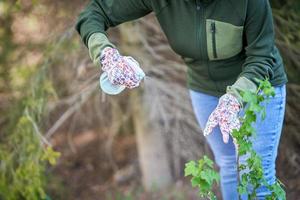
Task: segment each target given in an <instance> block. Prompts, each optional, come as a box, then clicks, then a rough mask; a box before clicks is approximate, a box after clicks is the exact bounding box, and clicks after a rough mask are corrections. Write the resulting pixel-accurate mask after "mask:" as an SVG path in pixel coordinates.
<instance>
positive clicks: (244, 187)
mask: <svg viewBox="0 0 300 200" xmlns="http://www.w3.org/2000/svg"><path fill="white" fill-rule="evenodd" d="M257 81H258V82H259V87H258V89H257V91H256V92H254V93H253V92H250V91H246V92H242V93H241V95H242V98H243V101H244V102H245V108H244V116H243V117H242V118H241V119H240V121H241V127H240V129H239V130H236V129H235V130H233V132H232V137H233V140H234V142H235V144H236V148H237V169H238V177H239V178H238V180H239V184H238V193H239V196H240V195H242V194H246V195H247V196H248V199H256V190H257V189H258V188H259V187H262V186H265V187H267V188H268V189H269V191H270V192H271V194H270V195H268V196H267V197H266V199H267V200H272V199H282V200H284V199H286V195H285V191H284V190H283V188H282V186H283V184H282V183H281V182H280V181H279V180H277V181H276V182H275V183H274V184H272V185H269V184H268V183H267V181H266V179H265V177H264V173H263V168H262V161H261V158H260V156H259V155H258V154H257V153H256V151H255V150H254V149H253V143H252V140H253V138H254V139H255V137H256V130H255V129H254V127H253V126H252V125H253V123H255V122H256V120H257V116H258V115H261V118H262V120H264V119H265V118H266V110H265V109H266V108H265V107H264V106H263V104H262V103H263V102H267V101H268V100H269V98H270V97H274V96H275V91H274V88H273V87H272V86H271V84H270V82H269V81H268V80H264V81H261V80H257ZM241 156H245V157H246V160H245V161H244V162H243V163H241V162H240V158H241ZM185 176H192V179H191V182H192V186H193V187H195V186H197V187H198V188H199V194H200V196H201V197H207V198H209V199H211V200H215V199H216V196H215V195H214V194H213V192H212V191H211V190H212V186H213V184H214V182H218V181H219V175H218V173H217V172H215V171H214V170H213V162H212V161H211V160H209V159H208V158H207V157H206V156H204V158H203V159H200V160H199V161H198V164H196V163H195V161H190V162H189V163H187V164H186V166H185Z"/></svg>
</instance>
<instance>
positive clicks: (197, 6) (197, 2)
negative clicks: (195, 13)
mask: <svg viewBox="0 0 300 200" xmlns="http://www.w3.org/2000/svg"><path fill="white" fill-rule="evenodd" d="M196 8H197V10H200V8H201V3H200V2H199V0H196Z"/></svg>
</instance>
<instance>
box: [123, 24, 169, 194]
mask: <svg viewBox="0 0 300 200" xmlns="http://www.w3.org/2000/svg"><path fill="white" fill-rule="evenodd" d="M120 32H121V41H122V44H121V46H122V47H123V48H121V49H122V50H123V52H124V53H127V52H128V54H129V52H130V54H131V55H133V54H135V55H137V56H138V54H139V53H138V52H139V51H140V49H141V43H140V40H139V37H138V35H137V34H136V29H135V28H134V22H130V23H126V24H123V25H121V26H120ZM139 91H141V88H139V90H132V91H130V92H131V93H132V94H131V102H132V108H133V113H134V114H133V115H134V116H133V121H134V122H133V123H134V128H135V133H136V141H137V148H138V156H139V163H140V169H141V172H142V182H143V186H144V187H145V189H146V190H151V189H154V188H163V187H166V186H168V185H170V184H171V183H172V174H171V170H170V165H169V160H168V152H167V148H166V143H165V138H164V135H163V134H162V133H161V132H160V131H159V130H155V129H153V127H156V126H154V125H151V122H150V120H148V116H147V113H149V112H148V110H149V108H147V105H146V104H145V103H144V102H143V100H142V99H143V95H144V93H141V92H139Z"/></svg>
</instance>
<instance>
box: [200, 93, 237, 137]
mask: <svg viewBox="0 0 300 200" xmlns="http://www.w3.org/2000/svg"><path fill="white" fill-rule="evenodd" d="M240 109H241V106H240V103H239V101H238V99H237V98H236V97H235V96H234V95H232V94H228V93H226V94H224V95H223V96H222V97H221V98H220V100H219V103H218V105H217V107H216V109H215V110H214V111H213V112H212V113H211V114H210V116H209V118H208V121H207V123H206V126H205V129H204V131H203V133H204V136H207V135H209V134H210V133H211V132H212V130H213V128H215V127H216V126H217V125H219V127H220V130H221V133H222V136H223V141H224V143H228V140H229V136H230V134H231V133H232V131H233V129H237V130H238V129H239V128H240V121H239V117H238V113H239V111H240Z"/></svg>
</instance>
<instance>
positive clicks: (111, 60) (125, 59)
mask: <svg viewBox="0 0 300 200" xmlns="http://www.w3.org/2000/svg"><path fill="white" fill-rule="evenodd" d="M100 63H101V65H102V70H103V71H105V72H107V76H108V79H109V81H110V82H111V83H112V84H114V85H124V86H125V87H127V88H130V89H132V88H135V87H137V86H139V83H140V81H141V80H142V79H143V77H144V76H145V74H144V72H143V71H142V69H141V68H140V66H139V64H138V62H137V61H136V60H134V59H133V58H132V57H130V56H121V55H120V53H119V52H118V50H117V49H114V48H111V47H106V48H105V49H104V50H103V51H102V53H101V56H100Z"/></svg>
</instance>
